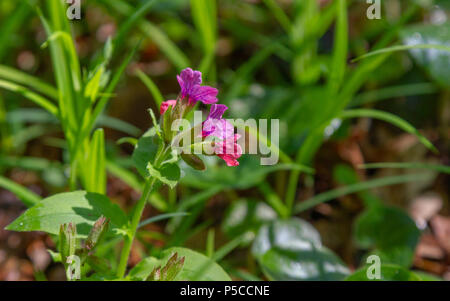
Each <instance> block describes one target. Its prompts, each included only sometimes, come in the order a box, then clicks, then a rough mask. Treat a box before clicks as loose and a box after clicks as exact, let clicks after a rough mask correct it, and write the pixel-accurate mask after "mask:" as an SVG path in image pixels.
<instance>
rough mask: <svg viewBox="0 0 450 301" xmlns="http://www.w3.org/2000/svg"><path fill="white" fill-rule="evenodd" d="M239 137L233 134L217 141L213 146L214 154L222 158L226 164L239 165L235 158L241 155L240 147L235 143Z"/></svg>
mask: <svg viewBox="0 0 450 301" xmlns="http://www.w3.org/2000/svg"><path fill="white" fill-rule="evenodd" d="M240 137H241V136H240V135H239V134H235V135H234V136H233V137H228V138H226V139H225V140H223V141H220V142H217V143H216V145H215V147H214V148H215V153H216V155H217V156H218V157H219V158H221V159H223V160H224V161H225V162H226V163H227V165H228V166H238V165H239V162H238V160H237V159H239V158H240V157H241V156H242V148H241V146H240V145H239V144H237V140H238V139H239V138H240Z"/></svg>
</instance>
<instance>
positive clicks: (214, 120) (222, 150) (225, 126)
mask: <svg viewBox="0 0 450 301" xmlns="http://www.w3.org/2000/svg"><path fill="white" fill-rule="evenodd" d="M227 109H228V107H227V106H226V105H223V104H213V105H212V106H211V110H210V112H209V115H208V117H207V118H206V120H205V121H204V122H203V124H202V125H203V128H202V137H203V138H205V137H209V136H213V137H216V138H219V139H220V140H219V141H217V142H215V145H214V153H215V154H216V155H217V156H218V157H219V158H221V159H223V160H224V161H225V162H226V163H227V165H228V166H237V165H239V162H238V161H237V159H239V158H240V157H241V156H242V149H241V146H240V145H239V144H237V140H238V139H239V138H240V135H238V134H236V135H235V134H234V127H233V125H232V124H231V123H230V122H228V121H227V120H225V119H223V118H222V116H223V114H224V112H225V111H226V110H227Z"/></svg>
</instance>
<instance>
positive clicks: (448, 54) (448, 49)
mask: <svg viewBox="0 0 450 301" xmlns="http://www.w3.org/2000/svg"><path fill="white" fill-rule="evenodd" d="M400 36H401V38H402V39H403V43H404V44H405V45H407V46H415V45H419V44H431V45H437V46H439V47H441V48H439V49H436V48H428V49H410V53H411V55H412V56H413V57H414V59H415V61H416V62H417V63H418V64H419V65H421V66H422V67H423V68H425V69H426V70H427V71H428V72H429V74H430V75H431V76H432V77H433V78H434V79H435V80H436V81H437V82H439V83H440V84H442V85H445V86H447V87H450V42H449V41H450V22H447V23H444V24H440V25H430V24H425V25H424V24H421V25H415V26H411V27H408V28H406V29H404V30H403V31H401V33H400Z"/></svg>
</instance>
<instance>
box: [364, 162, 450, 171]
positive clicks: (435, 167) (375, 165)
mask: <svg viewBox="0 0 450 301" xmlns="http://www.w3.org/2000/svg"><path fill="white" fill-rule="evenodd" d="M358 168H363V169H372V168H408V169H429V170H434V171H438V172H442V173H446V174H450V166H446V165H441V164H431V163H422V162H379V163H369V164H361V165H359V166H358Z"/></svg>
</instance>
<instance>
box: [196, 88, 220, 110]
mask: <svg viewBox="0 0 450 301" xmlns="http://www.w3.org/2000/svg"><path fill="white" fill-rule="evenodd" d="M218 93H219V91H218V90H217V89H216V88H213V87H210V86H200V85H195V86H194V87H192V90H191V92H190V94H189V102H190V103H196V102H197V101H201V102H203V103H204V104H206V105H207V104H213V103H215V102H217V100H218V99H217V97H216V96H217V94H218Z"/></svg>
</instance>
